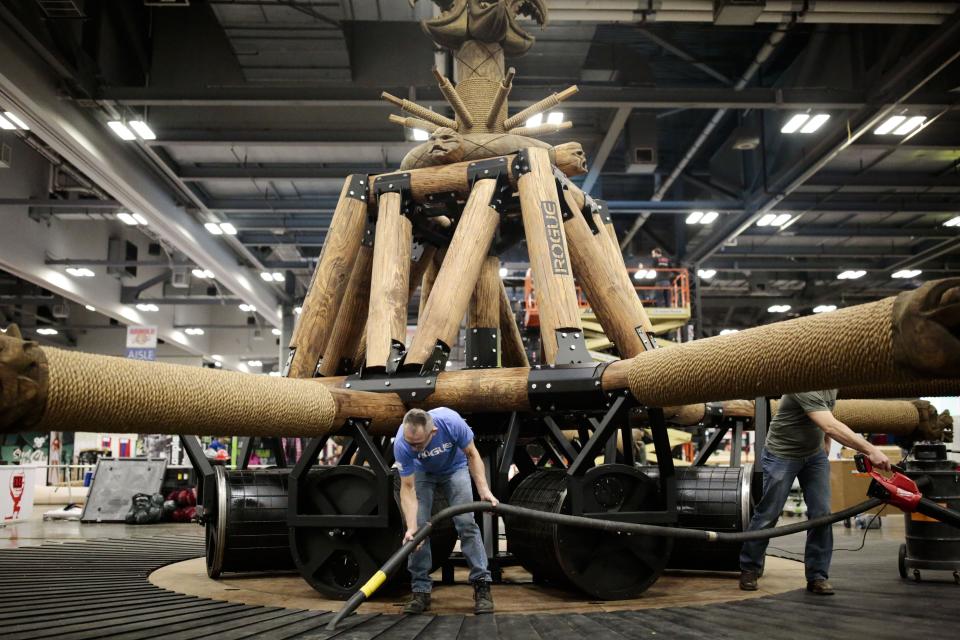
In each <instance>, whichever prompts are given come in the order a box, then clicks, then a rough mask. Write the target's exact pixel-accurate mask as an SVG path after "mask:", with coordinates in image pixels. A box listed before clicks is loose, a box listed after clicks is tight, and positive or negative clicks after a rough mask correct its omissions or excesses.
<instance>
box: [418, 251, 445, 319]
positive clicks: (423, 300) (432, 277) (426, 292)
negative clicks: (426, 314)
mask: <svg viewBox="0 0 960 640" xmlns="http://www.w3.org/2000/svg"><path fill="white" fill-rule="evenodd" d="M446 254H447V250H446V249H438V250H437V251H435V252H434V254H433V258H432V259H431V260H430V262H427V263H424V269H423V276H421V278H420V308H419V309H418V310H417V324H420V319H421V318H423V308H424V307H426V306H427V300H428V299H429V298H430V292H431V291H432V290H433V283H434V282H436V280H437V273H439V272H440V265H441V264H443V258H444V256H446Z"/></svg>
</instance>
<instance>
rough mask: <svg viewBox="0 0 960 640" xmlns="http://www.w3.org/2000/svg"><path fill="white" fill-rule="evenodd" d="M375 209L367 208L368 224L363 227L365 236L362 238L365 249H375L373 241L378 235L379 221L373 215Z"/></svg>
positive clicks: (361, 242)
mask: <svg viewBox="0 0 960 640" xmlns="http://www.w3.org/2000/svg"><path fill="white" fill-rule="evenodd" d="M374 211H375V209H374V208H373V207H367V222H366V224H364V226H363V235H362V236H361V237H360V244H361V245H362V246H364V247H371V248H372V247H373V239H374V238H375V237H376V235H377V219H376V216H375V214H374V213H373V212H374Z"/></svg>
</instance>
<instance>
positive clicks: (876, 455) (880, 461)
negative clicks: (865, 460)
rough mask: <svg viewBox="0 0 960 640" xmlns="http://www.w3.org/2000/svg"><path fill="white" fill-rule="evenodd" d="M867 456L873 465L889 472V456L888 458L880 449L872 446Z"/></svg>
mask: <svg viewBox="0 0 960 640" xmlns="http://www.w3.org/2000/svg"><path fill="white" fill-rule="evenodd" d="M868 457H869V458H870V462H871V464H873V466H875V467H877V468H879V469H882V470H883V471H886V472H888V473H889V472H890V458H888V457H887V456H886V455H885V454H884V453H883V452H882V451H880V450H879V449H877V448H876V447H874V448H873V450H872V451H870V453H869V455H868Z"/></svg>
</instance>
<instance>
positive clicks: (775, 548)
mask: <svg viewBox="0 0 960 640" xmlns="http://www.w3.org/2000/svg"><path fill="white" fill-rule="evenodd" d="M886 508H887V505H886V504H884V505H883V506H882V507H880V511H877V512H876V513H875V514H873V517H872V518H870V521H869V522H868V523H867V526H866V527H864V528H863V537H862V538H860V546H859V547H857V548H855V549H851V548H850V547H834V549H833V550H834V551H860V550H861V549H863V547H864V546H865V545H866V544H867V532H868V531H870V527H871V525H873V521H874V520H876V519H877V518H879V517H880V514H881V513H883V510H884V509H886ZM767 548H768V549H773V550H774V551H779V552H781V553H787V554H790V555H802V554H801V553H800V552H799V551H789V550H787V549H782V548H780V547H775V546H773V545H769V546H768V547H767Z"/></svg>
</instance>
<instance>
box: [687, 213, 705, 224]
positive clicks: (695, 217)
mask: <svg viewBox="0 0 960 640" xmlns="http://www.w3.org/2000/svg"><path fill="white" fill-rule="evenodd" d="M701 218H703V211H691V212H690V215H688V216H687V224H697V223H698V222H700V219H701Z"/></svg>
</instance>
